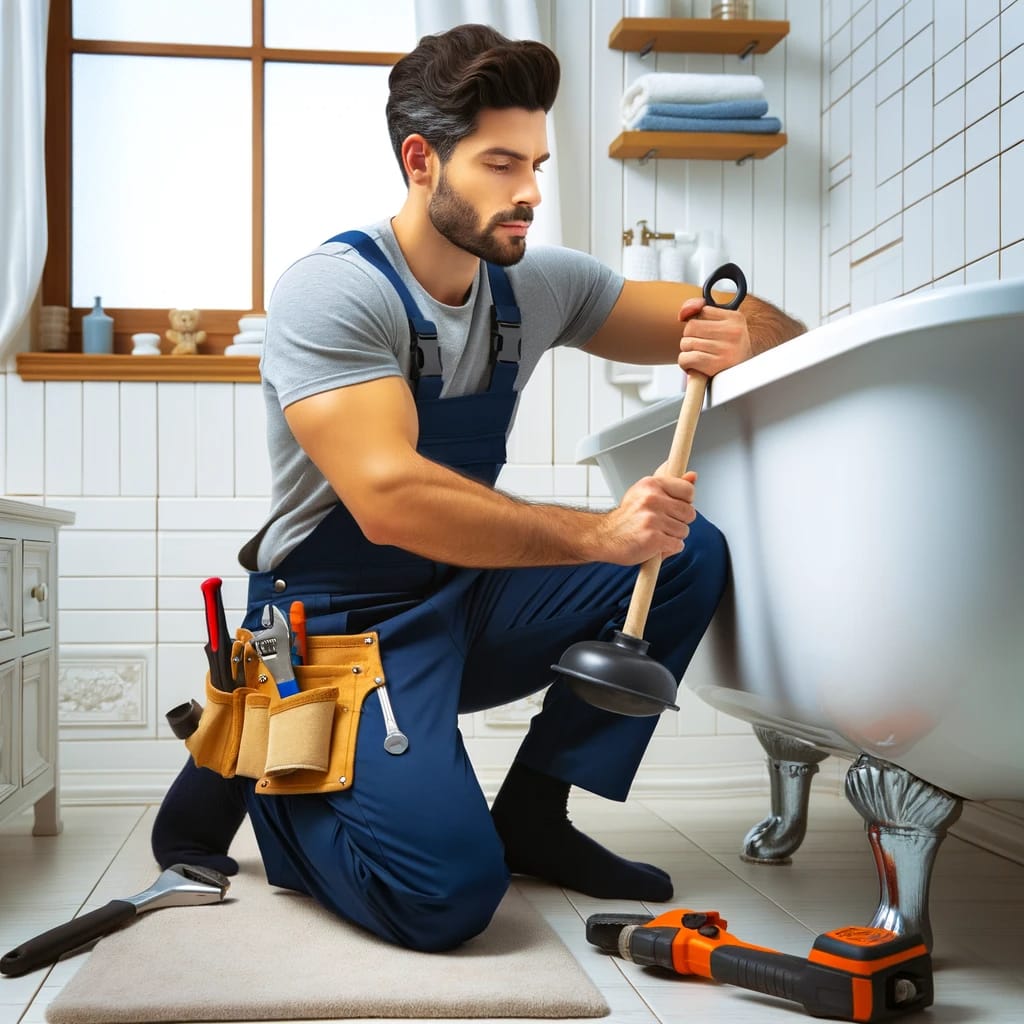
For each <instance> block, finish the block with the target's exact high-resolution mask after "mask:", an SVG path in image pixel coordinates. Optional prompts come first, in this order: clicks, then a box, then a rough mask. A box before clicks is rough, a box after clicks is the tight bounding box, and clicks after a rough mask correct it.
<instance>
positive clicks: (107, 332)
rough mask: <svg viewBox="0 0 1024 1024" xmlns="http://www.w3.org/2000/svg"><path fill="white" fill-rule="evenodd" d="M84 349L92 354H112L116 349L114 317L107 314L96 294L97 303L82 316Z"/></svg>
mask: <svg viewBox="0 0 1024 1024" xmlns="http://www.w3.org/2000/svg"><path fill="white" fill-rule="evenodd" d="M82 351H83V352H88V353H90V354H92V355H110V353H111V352H113V351H114V318H113V317H110V316H107V314H106V313H104V312H103V307H102V306H101V305H100V297H99V296H98V295H97V296H96V305H95V306H93V307H92V312H91V313H90V314H89V315H88V316H83V317H82Z"/></svg>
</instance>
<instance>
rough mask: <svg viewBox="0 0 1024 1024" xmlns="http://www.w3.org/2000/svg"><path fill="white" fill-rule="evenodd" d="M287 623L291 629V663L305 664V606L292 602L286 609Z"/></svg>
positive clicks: (299, 602) (298, 602)
mask: <svg viewBox="0 0 1024 1024" xmlns="http://www.w3.org/2000/svg"><path fill="white" fill-rule="evenodd" d="M288 622H289V625H290V626H291V628H292V662H293V663H294V664H296V665H305V664H306V606H305V605H304V604H303V603H302V602H301V601H292V603H291V605H290V606H289V608H288Z"/></svg>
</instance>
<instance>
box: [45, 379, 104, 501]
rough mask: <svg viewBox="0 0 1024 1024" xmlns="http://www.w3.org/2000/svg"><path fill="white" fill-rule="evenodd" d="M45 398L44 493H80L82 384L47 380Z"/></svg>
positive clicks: (56, 494) (57, 494)
mask: <svg viewBox="0 0 1024 1024" xmlns="http://www.w3.org/2000/svg"><path fill="white" fill-rule="evenodd" d="M45 401H46V406H45V412H44V416H45V420H44V430H45V450H46V493H47V494H50V495H55V496H59V495H62V494H81V493H82V437H83V424H82V385H81V383H80V382H79V381H48V382H47V384H46V399H45ZM115 438H116V435H115ZM109 444H110V441H109V440H108V442H107V445H108V446H109Z"/></svg>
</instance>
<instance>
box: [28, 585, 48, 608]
mask: <svg viewBox="0 0 1024 1024" xmlns="http://www.w3.org/2000/svg"><path fill="white" fill-rule="evenodd" d="M29 594H30V595H31V596H32V599H33V600H34V601H38V602H39V603H40V604H42V603H43V602H44V601H45V600H46V584H45V583H37V584H36V585H35V586H34V587H33V588H32V589H31V590H30V591H29Z"/></svg>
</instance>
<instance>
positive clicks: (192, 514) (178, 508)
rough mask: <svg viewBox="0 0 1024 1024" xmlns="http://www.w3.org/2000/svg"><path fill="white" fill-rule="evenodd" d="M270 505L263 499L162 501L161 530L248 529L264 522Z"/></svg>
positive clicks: (255, 527)
mask: <svg viewBox="0 0 1024 1024" xmlns="http://www.w3.org/2000/svg"><path fill="white" fill-rule="evenodd" d="M269 511H270V504H269V502H267V501H266V500H265V499H263V498H230V499H229V498H161V499H160V500H159V504H158V514H159V522H160V529H161V530H191V531H199V530H248V531H251V532H253V533H255V532H256V531H257V530H258V529H259V528H260V527H261V526H262V525H263V523H264V521H265V520H266V518H267V514H268V513H269Z"/></svg>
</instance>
